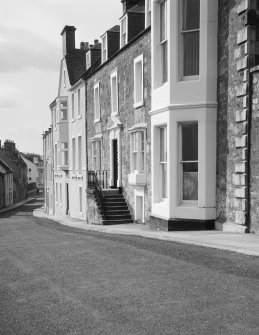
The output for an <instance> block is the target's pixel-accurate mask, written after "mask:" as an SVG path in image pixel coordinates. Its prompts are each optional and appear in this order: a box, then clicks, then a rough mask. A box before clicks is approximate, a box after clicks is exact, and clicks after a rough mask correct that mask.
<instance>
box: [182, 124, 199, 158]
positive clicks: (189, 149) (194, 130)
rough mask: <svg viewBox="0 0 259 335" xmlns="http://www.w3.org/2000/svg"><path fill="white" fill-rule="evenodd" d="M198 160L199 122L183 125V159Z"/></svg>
mask: <svg viewBox="0 0 259 335" xmlns="http://www.w3.org/2000/svg"><path fill="white" fill-rule="evenodd" d="M196 160H198V124H197V123H192V124H183V125H182V161H196Z"/></svg>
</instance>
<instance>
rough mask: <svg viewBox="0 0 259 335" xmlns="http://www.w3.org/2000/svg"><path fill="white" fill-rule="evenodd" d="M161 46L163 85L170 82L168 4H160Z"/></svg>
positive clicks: (164, 2)
mask: <svg viewBox="0 0 259 335" xmlns="http://www.w3.org/2000/svg"><path fill="white" fill-rule="evenodd" d="M160 45H161V61H162V83H165V82H167V80H168V55H167V53H168V47H167V2H166V1H163V2H162V3H161V4H160Z"/></svg>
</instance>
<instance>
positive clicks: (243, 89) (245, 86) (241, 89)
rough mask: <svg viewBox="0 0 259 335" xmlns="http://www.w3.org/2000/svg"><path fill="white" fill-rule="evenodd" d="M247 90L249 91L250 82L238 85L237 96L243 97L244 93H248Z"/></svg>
mask: <svg viewBox="0 0 259 335" xmlns="http://www.w3.org/2000/svg"><path fill="white" fill-rule="evenodd" d="M247 91H248V84H247V83H243V84H241V85H239V86H237V87H236V95H237V97H242V96H244V95H247Z"/></svg>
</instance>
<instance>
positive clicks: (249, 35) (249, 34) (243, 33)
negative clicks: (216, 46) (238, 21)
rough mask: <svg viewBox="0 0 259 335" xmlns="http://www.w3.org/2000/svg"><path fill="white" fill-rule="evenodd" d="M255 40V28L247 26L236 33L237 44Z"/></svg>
mask: <svg viewBox="0 0 259 335" xmlns="http://www.w3.org/2000/svg"><path fill="white" fill-rule="evenodd" d="M255 40H256V29H255V26H247V27H244V28H242V29H240V30H239V31H238V32H237V44H238V45H240V44H242V43H245V42H247V41H255Z"/></svg>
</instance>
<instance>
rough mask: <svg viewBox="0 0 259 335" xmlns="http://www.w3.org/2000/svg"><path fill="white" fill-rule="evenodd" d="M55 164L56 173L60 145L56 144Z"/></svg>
mask: <svg viewBox="0 0 259 335" xmlns="http://www.w3.org/2000/svg"><path fill="white" fill-rule="evenodd" d="M54 164H55V171H57V170H58V144H57V143H55V144H54Z"/></svg>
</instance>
